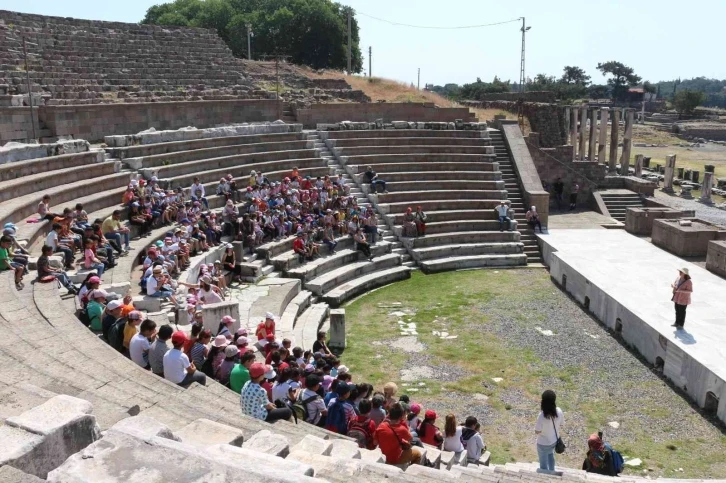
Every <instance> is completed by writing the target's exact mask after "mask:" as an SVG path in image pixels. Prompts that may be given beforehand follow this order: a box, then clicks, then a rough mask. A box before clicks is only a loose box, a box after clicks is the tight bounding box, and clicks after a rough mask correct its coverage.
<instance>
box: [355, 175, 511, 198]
mask: <svg viewBox="0 0 726 483" xmlns="http://www.w3.org/2000/svg"><path fill="white" fill-rule="evenodd" d="M382 179H386V180H387V179H388V176H386V177H385V178H383V177H382ZM361 188H362V189H363V192H364V193H366V194H369V193H371V189H370V185H369V184H367V183H363V184H362V185H361ZM386 189H387V190H388V191H389V192H391V193H398V192H415V191H423V190H427V189H434V190H437V191H453V190H470V191H471V190H475V189H479V190H484V191H506V190H505V188H504V181H479V180H467V179H462V178H460V177H459V176H458V173H449V175H448V176H442V177H441V178H439V179H438V180H426V181H418V180H411V181H386Z"/></svg>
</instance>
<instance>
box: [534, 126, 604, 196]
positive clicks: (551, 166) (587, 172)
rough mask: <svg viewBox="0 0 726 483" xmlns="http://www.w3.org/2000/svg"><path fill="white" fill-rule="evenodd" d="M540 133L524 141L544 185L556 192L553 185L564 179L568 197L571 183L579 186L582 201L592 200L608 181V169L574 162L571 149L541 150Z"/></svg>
mask: <svg viewBox="0 0 726 483" xmlns="http://www.w3.org/2000/svg"><path fill="white" fill-rule="evenodd" d="M539 137H540V136H539V134H538V133H530V134H529V135H528V136H527V137H526V138H525V141H526V142H527V146H528V147H529V152H530V155H531V156H532V159H533V160H534V164H535V166H536V167H537V172H538V173H539V177H540V178H541V179H542V183H543V184H544V185H545V186H547V187H548V191H550V192H551V193H553V191H552V185H553V184H554V182H555V181H556V180H557V178H561V179H562V182H563V183H564V184H565V196H567V195H568V194H569V193H570V187H571V186H572V182H573V181H576V182H577V184H579V185H580V199H581V200H586V199H590V195H591V193H592V192H593V191H594V190H595V189H596V188H597V187H598V186H599V185H600V184H602V183H603V182H604V181H605V175H606V174H607V166H606V165H604V164H598V163H597V162H590V161H572V146H557V147H554V148H542V147H540V142H539V141H540V140H539Z"/></svg>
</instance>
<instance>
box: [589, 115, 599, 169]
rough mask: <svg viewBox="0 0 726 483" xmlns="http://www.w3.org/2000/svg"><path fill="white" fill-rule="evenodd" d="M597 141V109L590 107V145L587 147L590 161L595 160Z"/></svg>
mask: <svg viewBox="0 0 726 483" xmlns="http://www.w3.org/2000/svg"><path fill="white" fill-rule="evenodd" d="M596 141H597V109H590V145H589V146H588V147H587V159H588V161H595V142H596Z"/></svg>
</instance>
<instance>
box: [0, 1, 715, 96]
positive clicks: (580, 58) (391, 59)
mask: <svg viewBox="0 0 726 483" xmlns="http://www.w3.org/2000/svg"><path fill="white" fill-rule="evenodd" d="M157 3H160V2H158V1H154V0H125V1H123V2H116V1H98V0H95V1H91V0H67V1H65V2H59V1H57V0H52V1H51V0H3V2H2V3H1V4H0V8H3V9H7V10H17V11H22V12H31V13H38V14H44V15H58V16H70V17H79V18H90V19H98V20H115V21H125V22H138V21H139V20H140V19H141V18H143V16H144V13H145V12H146V9H147V8H148V7H149V6H151V5H154V4H157ZM342 3H344V4H347V5H351V6H352V7H353V8H355V9H356V10H359V11H360V12H361V13H365V14H368V15H372V16H375V17H380V18H384V19H387V20H391V21H394V22H401V23H408V24H414V25H427V26H444V27H447V26H461V25H475V24H476V25H479V24H488V23H494V22H499V21H506V20H510V19H515V18H518V17H521V16H525V17H526V19H527V24H528V25H531V26H532V29H531V30H530V31H529V33H528V34H527V64H526V72H527V75H528V76H531V77H534V75H535V74H537V73H547V74H551V75H558V76H559V75H560V73H561V72H562V67H563V66H565V65H577V66H580V67H582V68H584V69H585V70H586V71H587V73H588V74H590V75H591V76H592V78H593V81H595V82H598V83H600V82H604V79H603V78H602V76H601V75H600V74H599V72H598V71H597V70H596V66H597V63H598V62H603V61H608V60H618V61H621V62H623V63H625V64H627V65H629V66H631V67H633V68H634V69H635V72H636V73H637V74H638V75H640V76H642V77H643V78H644V79H646V80H650V81H657V80H670V79H673V78H677V77H682V78H689V77H694V76H706V77H716V78H719V79H723V78H726V52H725V51H724V48H723V47H724V44H725V42H724V19H726V0H689V1H687V2H671V1H668V0H658V1H655V0H630V1H626V0H550V1H545V0H519V1H517V2H512V1H510V2H501V1H492V0H448V1H443V0H342ZM358 21H359V23H360V26H361V47H362V49H363V50H364V51H365V53H364V55H365V57H366V59H367V55H368V54H367V51H368V46H371V47H373V73H374V75H376V76H381V77H388V78H392V79H397V80H401V81H406V82H413V83H416V74H417V69H418V68H419V67H420V68H421V86H423V85H424V84H425V83H435V84H443V83H446V82H456V83H465V82H471V81H474V80H476V78H477V77H481V78H482V80H491V79H492V78H493V77H494V76H495V75H498V76H499V77H500V78H501V79H504V80H506V79H511V80H518V79H519V56H520V47H521V34H520V32H519V27H520V24H518V23H511V24H505V25H499V26H495V27H488V28H478V29H461V30H428V29H414V28H406V27H400V26H392V25H389V24H386V23H383V22H380V21H377V20H373V19H371V18H369V17H366V16H363V15H359V17H358ZM365 64H366V68H367V66H368V62H367V60H366V62H365Z"/></svg>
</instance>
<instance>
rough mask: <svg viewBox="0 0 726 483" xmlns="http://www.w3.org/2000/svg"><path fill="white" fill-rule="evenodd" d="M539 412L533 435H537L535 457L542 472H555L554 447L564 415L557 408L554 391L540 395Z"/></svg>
mask: <svg viewBox="0 0 726 483" xmlns="http://www.w3.org/2000/svg"><path fill="white" fill-rule="evenodd" d="M540 409H541V412H540V413H539V416H538V417H537V423H536V424H535V427H534V433H535V434H536V435H537V456H538V457H539V467H540V469H542V470H549V471H554V470H555V446H556V444H557V438H558V437H559V434H560V426H561V425H562V423H563V422H564V419H565V417H564V414H563V413H562V410H561V409H560V408H558V407H557V395H556V394H555V392H554V391H551V390H549V389H548V390H546V391H545V392H543V393H542V401H541V403H540Z"/></svg>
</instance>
